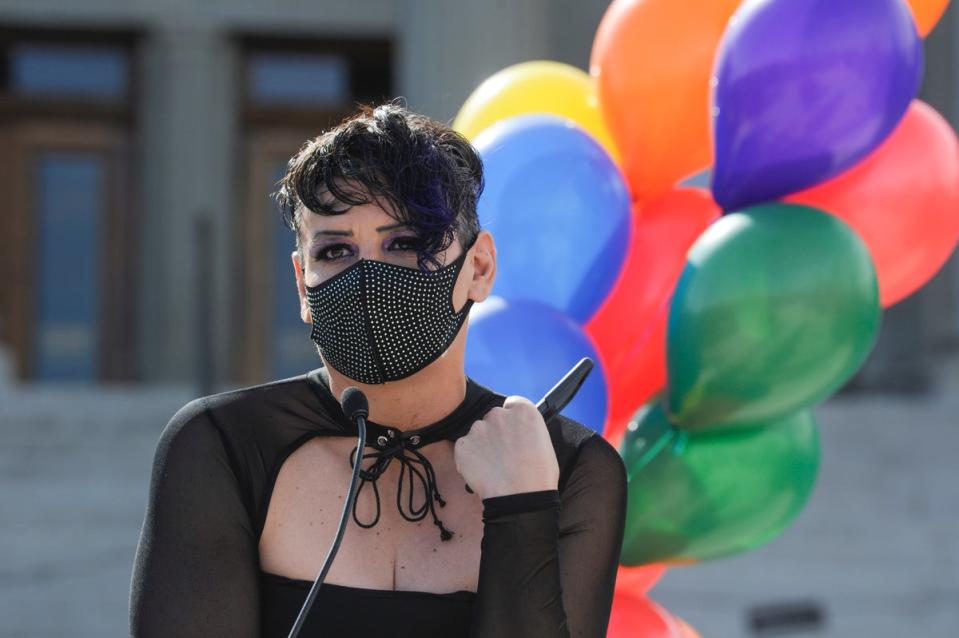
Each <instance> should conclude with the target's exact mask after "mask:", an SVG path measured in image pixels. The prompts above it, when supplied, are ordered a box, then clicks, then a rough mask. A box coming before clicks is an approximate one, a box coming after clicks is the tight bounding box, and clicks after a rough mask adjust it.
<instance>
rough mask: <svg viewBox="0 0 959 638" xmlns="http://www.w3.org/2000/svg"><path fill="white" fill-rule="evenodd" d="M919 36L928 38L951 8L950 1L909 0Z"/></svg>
mask: <svg viewBox="0 0 959 638" xmlns="http://www.w3.org/2000/svg"><path fill="white" fill-rule="evenodd" d="M907 4H908V5H909V8H910V9H912V15H913V17H914V18H915V19H916V27H917V28H918V29H919V35H921V36H922V37H926V36H927V35H929V32H930V31H932V28H933V27H934V26H936V23H937V22H939V18H941V17H942V14H943V13H945V11H946V7H947V6H949V0H908V2H907Z"/></svg>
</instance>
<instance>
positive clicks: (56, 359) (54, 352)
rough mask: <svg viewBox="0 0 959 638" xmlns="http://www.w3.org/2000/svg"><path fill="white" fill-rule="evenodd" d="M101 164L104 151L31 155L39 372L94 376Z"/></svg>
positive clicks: (64, 377) (55, 377)
mask: <svg viewBox="0 0 959 638" xmlns="http://www.w3.org/2000/svg"><path fill="white" fill-rule="evenodd" d="M104 171H105V168H104V161H103V158H102V157H100V156H98V155H94V154H92V153H65V152H62V153H58V152H52V153H44V154H43V155H41V156H40V157H39V158H38V160H37V164H36V180H35V182H34V184H35V189H36V190H35V192H34V201H36V202H37V235H38V236H37V242H38V244H37V261H36V264H37V267H38V271H37V279H36V280H35V281H36V285H35V288H34V295H35V300H36V301H35V304H36V305H35V318H36V319H35V323H34V330H35V332H34V335H35V339H34V348H33V361H34V370H35V377H36V378H37V379H38V380H45V381H94V380H96V376H97V362H98V356H97V353H98V352H99V338H98V334H97V326H98V323H99V318H100V312H99V302H100V295H101V291H100V263H101V260H100V256H101V253H102V250H103V248H102V238H103V228H102V220H103V208H104V204H105V201H104V200H105V198H104V183H103V182H104Z"/></svg>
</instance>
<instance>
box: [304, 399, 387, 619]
mask: <svg viewBox="0 0 959 638" xmlns="http://www.w3.org/2000/svg"><path fill="white" fill-rule="evenodd" d="M340 405H341V406H342V408H343V413H344V414H345V415H347V416H348V417H349V418H350V420H351V421H353V422H354V423H356V429H357V430H358V435H359V436H358V437H357V442H356V462H355V463H354V464H353V475H352V477H351V479H350V489H349V492H348V493H347V496H346V502H345V503H344V504H343V514H342V515H340V524H339V526H338V527H337V528H336V536H334V537H333V544H332V545H331V546H330V551H329V552H328V553H327V555H326V559H325V560H324V561H323V567H322V568H321V569H320V573H319V575H317V577H316V580H315V581H313V586H312V587H311V588H310V593H309V594H308V595H307V597H306V601H304V603H303V607H301V608H300V613H299V614H298V615H297V617H296V622H294V623H293V628H292V629H290V634H289V638H296V637H297V635H299V633H300V629H301V628H302V627H303V623H304V622H305V621H306V617H307V615H308V614H309V613H310V607H312V606H313V601H314V600H315V599H316V594H317V592H319V591H320V586H321V585H323V580H324V579H325V578H326V573H327V572H328V571H329V570H330V565H332V564H333V557H334V556H336V552H337V550H339V549H340V541H341V540H343V532H344V531H345V530H346V521H347V517H348V515H349V512H350V510H351V509H353V501H355V500H356V489H357V484H358V483H359V479H360V466H361V461H362V460H363V448H364V447H365V445H366V417H368V416H369V414H370V403H369V401H368V400H367V398H366V395H365V394H363V391H362V390H360V389H359V388H357V387H355V386H350V387H348V388H347V389H345V390H343V394H341V395H340Z"/></svg>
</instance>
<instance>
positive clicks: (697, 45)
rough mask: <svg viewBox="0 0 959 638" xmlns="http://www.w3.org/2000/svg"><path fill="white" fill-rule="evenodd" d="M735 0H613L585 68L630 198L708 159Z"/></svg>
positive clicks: (643, 197) (643, 196) (645, 197)
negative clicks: (713, 81)
mask: <svg viewBox="0 0 959 638" xmlns="http://www.w3.org/2000/svg"><path fill="white" fill-rule="evenodd" d="M739 4H740V0H683V1H682V2H679V1H678V0H614V1H613V3H612V4H610V6H609V8H608V9H607V10H606V14H605V15H604V16H603V19H602V21H601V22H600V25H599V29H598V30H597V32H596V38H595V40H594V41H593V50H592V54H591V57H590V69H589V70H590V74H591V75H593V76H594V77H595V78H596V79H597V81H598V83H599V99H600V106H601V107H602V109H603V114H604V116H605V120H606V123H607V125H608V126H609V129H610V131H611V133H612V135H613V138H614V139H615V140H616V146H617V148H618V149H619V151H620V156H621V158H622V164H621V165H622V167H623V172H624V173H625V175H626V178H627V182H628V183H629V188H630V191H631V192H632V196H633V200H634V201H639V202H646V201H649V200H651V199H654V198H655V197H657V196H659V195H661V194H663V193H664V192H665V191H667V190H669V189H671V188H672V187H673V186H674V185H675V184H676V182H678V181H680V180H681V179H682V178H684V177H686V176H688V175H691V174H692V173H695V172H697V171H699V170H702V169H703V168H705V167H707V166H709V165H710V164H712V145H711V143H710V137H709V126H710V113H709V108H710V107H709V79H710V75H711V74H712V66H713V58H714V57H715V54H716V49H717V47H718V45H719V40H720V37H721V36H722V34H723V31H724V30H725V28H726V22H727V21H728V20H729V17H730V16H731V15H732V14H733V12H734V11H735V9H736V7H738V6H739Z"/></svg>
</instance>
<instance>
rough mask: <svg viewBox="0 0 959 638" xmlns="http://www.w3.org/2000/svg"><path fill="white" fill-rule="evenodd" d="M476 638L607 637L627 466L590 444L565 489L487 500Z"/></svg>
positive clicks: (604, 447) (599, 443)
mask: <svg viewBox="0 0 959 638" xmlns="http://www.w3.org/2000/svg"><path fill="white" fill-rule="evenodd" d="M483 505H484V512H483V520H484V531H483V542H482V558H481V559H480V576H479V587H478V590H477V597H476V604H475V607H474V609H473V627H472V632H471V636H472V637H473V638H492V637H494V636H495V637H496V638H511V637H513V636H516V637H520V636H537V637H538V638H553V637H557V638H558V637H560V636H562V637H567V636H569V637H574V638H600V637H602V636H605V635H606V627H607V624H608V622H609V612H610V608H611V606H612V600H613V586H614V584H615V581H616V569H617V565H618V563H619V554H620V548H621V546H622V542H623V528H624V525H625V517H626V468H625V466H624V464H623V461H622V458H621V457H620V456H619V453H618V452H617V451H616V450H615V449H614V448H613V447H612V446H611V445H610V444H609V443H608V442H607V441H606V440H605V439H603V438H602V437H600V436H599V435H596V436H592V437H590V438H589V439H587V440H586V441H585V442H584V443H583V444H582V446H581V447H580V448H579V451H578V454H577V456H576V457H575V459H574V460H573V461H572V468H571V470H570V471H569V474H568V477H567V478H566V481H565V485H561V490H558V491H557V490H552V491H544V492H524V493H521V494H509V495H506V496H498V497H494V498H488V499H484V501H483Z"/></svg>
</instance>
